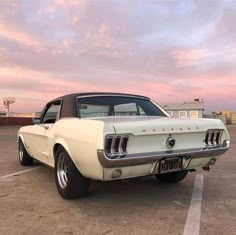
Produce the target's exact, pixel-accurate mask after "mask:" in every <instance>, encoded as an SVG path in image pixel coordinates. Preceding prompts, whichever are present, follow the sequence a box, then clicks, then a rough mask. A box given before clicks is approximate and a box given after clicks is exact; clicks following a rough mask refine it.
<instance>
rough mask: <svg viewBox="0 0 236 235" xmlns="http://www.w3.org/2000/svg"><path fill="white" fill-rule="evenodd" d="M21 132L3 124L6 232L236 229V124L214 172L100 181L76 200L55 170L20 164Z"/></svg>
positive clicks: (1, 188) (0, 184)
mask: <svg viewBox="0 0 236 235" xmlns="http://www.w3.org/2000/svg"><path fill="white" fill-rule="evenodd" d="M17 129H18V128H16V127H4V128H3V127H0V234H108V235H109V234H184V235H190V234H191V235H192V234H202V235H206V234H214V235H216V234H224V235H228V234H229V235H233V234H236V170H235V169H236V126H228V130H229V132H230V135H231V148H230V150H229V151H228V152H227V153H226V154H225V155H224V156H223V157H222V158H221V159H220V160H219V161H218V162H217V163H216V165H215V166H213V167H212V168H211V170H210V172H204V171H202V170H199V171H198V172H196V173H190V174H189V175H188V177H187V178H186V179H185V180H184V181H182V182H180V183H177V184H174V185H173V184H172V185H165V184H161V183H159V182H157V181H156V180H155V179H154V177H145V178H138V179H133V180H128V181H115V182H95V183H94V184H93V185H92V189H91V193H90V194H89V196H88V197H86V198H81V199H76V200H64V199H62V198H61V197H60V196H59V194H58V193H57V190H56V187H55V184H54V176H53V169H51V168H48V167H46V166H44V165H41V164H39V163H37V164H36V165H35V166H33V170H31V169H32V167H22V166H21V165H20V164H19V162H18V156H17V144H16V132H17ZM27 169H29V171H28V172H25V170H27ZM22 171H23V172H22ZM199 176H200V177H202V178H201V179H202V183H203V184H202V191H201V195H200V197H198V196H199V195H197V197H196V198H194V194H193V191H194V188H195V186H194V185H195V179H196V177H199ZM198 194H199V192H198ZM195 196H196V195H195ZM197 207H199V208H198V209H199V211H198V209H197ZM190 208H191V210H192V209H193V210H192V211H191V210H190ZM190 211H191V212H192V217H191V213H190ZM198 214H199V216H200V217H199V221H198V219H196V218H195V217H196V216H195V215H198ZM187 224H188V226H189V230H188V229H186V225H187ZM197 227H199V232H198V231H197V229H196V228H197Z"/></svg>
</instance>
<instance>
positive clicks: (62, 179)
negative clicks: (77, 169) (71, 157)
mask: <svg viewBox="0 0 236 235" xmlns="http://www.w3.org/2000/svg"><path fill="white" fill-rule="evenodd" d="M56 170H57V180H58V183H59V185H60V187H61V188H62V189H65V188H66V186H67V184H68V161H67V159H66V154H65V153H60V154H59V156H58V159H57V169H56Z"/></svg>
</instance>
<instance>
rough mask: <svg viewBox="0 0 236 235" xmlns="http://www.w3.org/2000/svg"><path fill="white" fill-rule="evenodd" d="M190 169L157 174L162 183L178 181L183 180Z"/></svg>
mask: <svg viewBox="0 0 236 235" xmlns="http://www.w3.org/2000/svg"><path fill="white" fill-rule="evenodd" d="M187 174H188V171H176V172H171V173H164V174H157V175H156V178H157V179H158V180H159V181H160V182H162V183H177V182H179V181H181V180H183V179H184V178H185V177H186V176H187Z"/></svg>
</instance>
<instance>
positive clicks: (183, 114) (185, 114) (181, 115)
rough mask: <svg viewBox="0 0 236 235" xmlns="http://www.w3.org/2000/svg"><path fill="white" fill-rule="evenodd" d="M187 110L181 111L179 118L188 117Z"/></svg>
mask: <svg viewBox="0 0 236 235" xmlns="http://www.w3.org/2000/svg"><path fill="white" fill-rule="evenodd" d="M186 117H187V112H186V111H179V118H186Z"/></svg>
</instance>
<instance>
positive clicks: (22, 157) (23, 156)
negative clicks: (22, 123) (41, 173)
mask: <svg viewBox="0 0 236 235" xmlns="http://www.w3.org/2000/svg"><path fill="white" fill-rule="evenodd" d="M18 156H19V161H20V164H21V165H22V166H30V165H32V164H33V162H34V159H33V158H32V157H31V156H30V155H29V154H28V153H27V151H26V150H25V146H24V144H23V142H22V140H21V139H19V143H18Z"/></svg>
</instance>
